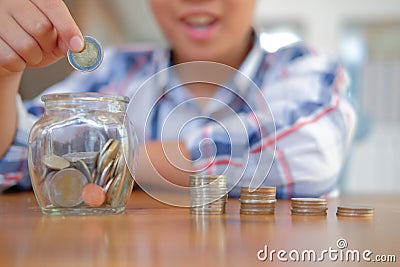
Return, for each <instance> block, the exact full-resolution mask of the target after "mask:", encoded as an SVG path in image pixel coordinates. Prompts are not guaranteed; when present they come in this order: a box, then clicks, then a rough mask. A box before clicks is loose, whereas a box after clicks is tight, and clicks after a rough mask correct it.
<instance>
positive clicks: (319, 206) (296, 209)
mask: <svg viewBox="0 0 400 267" xmlns="http://www.w3.org/2000/svg"><path fill="white" fill-rule="evenodd" d="M291 206H292V207H291V211H292V215H306V216H324V215H326V211H327V210H328V207H327V201H326V199H324V198H292V199H291Z"/></svg>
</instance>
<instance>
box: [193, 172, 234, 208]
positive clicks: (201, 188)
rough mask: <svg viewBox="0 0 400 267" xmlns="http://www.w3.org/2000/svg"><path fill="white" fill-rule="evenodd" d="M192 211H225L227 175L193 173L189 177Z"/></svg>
mask: <svg viewBox="0 0 400 267" xmlns="http://www.w3.org/2000/svg"><path fill="white" fill-rule="evenodd" d="M189 186H190V196H191V198H190V213H191V214H210V215H214V214H215V215H218V214H224V213H225V205H226V201H227V197H228V195H227V188H226V177H225V176H223V175H192V176H190V177H189Z"/></svg>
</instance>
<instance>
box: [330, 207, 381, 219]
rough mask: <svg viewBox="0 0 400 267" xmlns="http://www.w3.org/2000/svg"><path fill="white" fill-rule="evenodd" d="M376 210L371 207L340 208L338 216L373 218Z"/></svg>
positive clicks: (338, 208)
mask: <svg viewBox="0 0 400 267" xmlns="http://www.w3.org/2000/svg"><path fill="white" fill-rule="evenodd" d="M374 211H375V209H374V208H373V207H369V206H353V205H351V206H348V205H344V206H338V207H337V212H336V215H338V216H346V217H372V216H374Z"/></svg>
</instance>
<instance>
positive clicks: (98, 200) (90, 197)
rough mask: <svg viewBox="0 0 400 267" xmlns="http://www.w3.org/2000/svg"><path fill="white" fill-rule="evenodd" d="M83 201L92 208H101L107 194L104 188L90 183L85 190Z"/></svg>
mask: <svg viewBox="0 0 400 267" xmlns="http://www.w3.org/2000/svg"><path fill="white" fill-rule="evenodd" d="M82 199H83V202H85V203H86V204H87V205H88V206H90V207H100V206H101V205H103V203H104V201H105V199H106V194H105V192H104V190H103V188H102V187H100V186H99V185H96V184H93V183H90V184H87V185H85V187H84V188H83V190H82Z"/></svg>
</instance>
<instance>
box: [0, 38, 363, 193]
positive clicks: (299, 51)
mask: <svg viewBox="0 0 400 267" xmlns="http://www.w3.org/2000/svg"><path fill="white" fill-rule="evenodd" d="M190 64H191V63H189V65H188V66H185V67H189V69H190V67H191V66H190ZM207 64H211V63H209V62H199V63H198V64H197V65H194V69H193V72H192V73H194V74H196V75H194V76H193V77H190V78H189V79H190V80H189V81H185V80H184V79H183V80H182V77H181V76H179V74H177V73H179V67H180V66H177V67H173V68H169V69H168V67H171V52H170V50H169V49H168V48H153V47H137V46H126V47H113V48H109V49H107V51H106V53H105V57H104V61H103V63H102V65H101V66H100V67H99V69H97V70H96V71H94V72H92V73H80V72H75V73H73V74H72V75H70V76H69V77H68V78H67V79H66V80H64V81H62V82H60V83H58V84H55V85H54V86H52V87H50V88H49V89H48V90H46V91H45V92H43V94H48V93H61V92H101V93H106V94H121V95H126V96H128V97H130V98H131V103H130V105H129V108H128V113H131V115H130V119H131V120H132V123H133V125H134V126H135V131H136V134H137V135H138V138H139V141H140V143H144V142H146V141H148V140H162V141H167V140H177V139H179V140H182V141H184V143H185V145H186V146H187V148H188V150H189V151H190V154H191V156H192V160H193V164H194V167H195V169H196V170H197V172H198V173H200V174H225V175H226V176H227V177H228V188H229V189H231V192H230V194H231V195H233V196H237V195H238V194H239V192H240V187H242V186H248V185H252V186H259V185H263V186H276V187H277V197H278V198H290V197H320V196H327V195H332V194H335V193H337V187H338V186H337V185H338V176H339V173H340V171H341V168H342V165H343V163H344V161H345V160H346V155H347V152H348V149H349V147H350V145H351V141H352V137H353V132H354V128H355V124H356V116H355V112H354V110H353V108H352V106H351V104H350V102H349V100H348V99H347V92H346V90H347V86H348V81H347V79H346V78H347V76H346V73H345V71H344V70H343V68H342V67H341V66H340V64H339V63H338V61H337V60H336V59H335V58H334V57H332V56H330V55H327V54H322V53H319V52H316V51H314V50H312V49H310V48H309V47H308V46H306V45H305V44H303V43H297V44H294V45H291V46H289V47H285V48H282V49H280V50H279V51H277V52H275V53H268V52H266V51H265V50H263V49H262V48H261V46H260V45H259V44H258V42H256V43H255V44H254V46H253V48H252V49H251V51H250V53H249V54H248V56H247V58H246V59H245V61H244V62H243V63H242V65H241V67H240V69H239V71H238V72H237V73H236V74H235V75H234V76H233V78H232V79H229V80H228V81H226V83H223V84H222V82H221V84H220V83H218V82H215V84H219V85H220V87H219V89H218V90H217V92H216V94H215V96H214V97H213V98H212V99H211V100H208V102H207V104H206V105H205V107H204V108H200V107H199V105H198V102H197V101H196V100H195V99H193V97H192V96H191V94H190V91H189V90H187V88H185V86H184V84H185V82H198V81H200V80H201V81H204V79H205V77H202V75H203V74H202V72H203V71H204V72H207V71H206V70H207V69H208V67H209V66H211V65H207ZM199 66H200V69H196V68H197V67H199ZM214 66H216V68H217V69H216V70H217V71H218V68H219V67H222V68H225V69H226V68H227V67H226V66H222V65H220V64H215V65H214ZM186 69H187V68H186ZM211 69H212V68H211ZM211 72H212V71H211ZM207 75H210V74H207ZM211 76H213V75H211ZM214 76H216V77H217V78H216V80H217V81H219V78H218V76H219V74H218V75H214ZM206 78H207V79H208V78H209V77H208V76H207V77H206ZM214 78H215V77H214ZM214 78H213V77H211V78H210V79H214ZM211 83H214V82H213V81H211ZM39 97H40V96H39ZM39 97H37V98H35V99H33V100H31V101H29V102H25V103H23V102H22V101H21V100H20V98H19V97H18V99H17V102H18V113H19V114H18V118H19V120H18V121H19V124H18V129H17V133H16V135H15V139H14V142H13V144H12V146H11V147H10V148H9V150H8V152H7V153H6V154H5V156H4V157H3V159H2V160H1V161H0V189H1V190H4V189H5V188H8V187H10V186H12V185H15V184H18V185H19V186H20V187H22V188H29V186H30V181H29V173H28V168H27V140H28V134H29V129H30V128H31V126H32V125H33V123H34V122H35V120H37V118H38V117H39V116H41V115H42V114H43V112H44V108H43V103H42V102H41V101H40V98H39Z"/></svg>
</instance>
